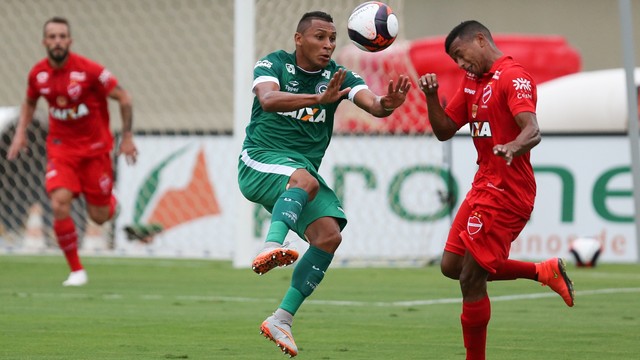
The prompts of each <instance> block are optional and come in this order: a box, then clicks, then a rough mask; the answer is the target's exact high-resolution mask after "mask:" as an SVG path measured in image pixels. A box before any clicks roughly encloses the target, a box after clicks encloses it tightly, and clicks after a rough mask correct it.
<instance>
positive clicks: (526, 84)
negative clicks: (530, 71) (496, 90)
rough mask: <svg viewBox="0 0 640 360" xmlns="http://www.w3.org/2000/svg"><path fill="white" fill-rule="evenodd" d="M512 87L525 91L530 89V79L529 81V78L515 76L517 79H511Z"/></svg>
mask: <svg viewBox="0 0 640 360" xmlns="http://www.w3.org/2000/svg"><path fill="white" fill-rule="evenodd" d="M512 81H513V87H514V88H516V90H517V91H518V90H525V91H531V81H529V79H525V78H517V79H513V80H512Z"/></svg>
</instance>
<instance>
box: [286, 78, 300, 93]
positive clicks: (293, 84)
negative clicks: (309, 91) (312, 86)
mask: <svg viewBox="0 0 640 360" xmlns="http://www.w3.org/2000/svg"><path fill="white" fill-rule="evenodd" d="M299 85H300V83H298V82H297V81H295V80H291V81H289V83H288V84H286V85H285V86H284V88H285V90H287V91H288V92H294V93H297V92H298V91H300V89H298V86H299Z"/></svg>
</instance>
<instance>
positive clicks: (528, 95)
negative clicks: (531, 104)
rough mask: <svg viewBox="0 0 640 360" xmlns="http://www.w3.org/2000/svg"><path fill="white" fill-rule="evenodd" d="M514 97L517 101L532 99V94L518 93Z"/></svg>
mask: <svg viewBox="0 0 640 360" xmlns="http://www.w3.org/2000/svg"><path fill="white" fill-rule="evenodd" d="M516 97H517V98H518V99H530V100H531V99H533V94H531V93H530V92H518V93H517V94H516Z"/></svg>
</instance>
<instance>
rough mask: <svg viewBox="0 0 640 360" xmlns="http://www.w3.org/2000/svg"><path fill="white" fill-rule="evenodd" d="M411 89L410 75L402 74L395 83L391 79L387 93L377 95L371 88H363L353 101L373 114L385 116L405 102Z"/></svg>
mask: <svg viewBox="0 0 640 360" xmlns="http://www.w3.org/2000/svg"><path fill="white" fill-rule="evenodd" d="M409 89H411V83H410V82H409V77H408V76H406V75H400V77H398V81H397V82H396V83H395V84H394V82H393V80H391V81H389V86H388V88H387V94H386V95H384V96H377V95H376V94H374V93H373V92H372V91H371V90H361V91H358V93H357V94H356V96H355V97H354V98H353V102H354V103H355V104H356V105H358V107H360V108H361V109H363V110H365V111H366V112H368V113H370V114H371V115H373V116H376V117H385V116H389V115H391V113H393V111H394V110H395V109H397V108H398V107H400V105H402V104H403V103H404V101H405V100H406V99H407V92H409Z"/></svg>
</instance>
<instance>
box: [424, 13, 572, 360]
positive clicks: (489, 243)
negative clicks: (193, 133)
mask: <svg viewBox="0 0 640 360" xmlns="http://www.w3.org/2000/svg"><path fill="white" fill-rule="evenodd" d="M445 50H446V52H447V54H449V56H451V58H452V59H453V60H454V61H455V62H456V64H458V66H459V67H460V68H461V69H463V70H465V71H466V75H465V78H464V80H463V82H462V84H461V85H460V87H459V89H458V90H457V92H456V94H455V95H454V97H453V98H452V99H451V102H450V103H449V104H447V106H446V109H443V108H442V106H441V105H440V102H439V99H438V80H437V77H436V74H425V75H423V76H422V77H420V80H419V86H420V88H421V89H422V91H423V92H424V94H425V96H426V99H427V106H428V112H429V120H430V122H431V125H432V128H433V132H434V133H435V135H436V136H437V137H438V139H439V140H441V141H445V140H448V139H450V138H451V137H452V136H453V135H454V134H455V133H456V132H457V131H458V129H460V128H461V127H462V126H464V125H466V124H469V127H470V130H471V138H472V139H473V143H474V145H475V147H476V150H477V153H478V158H477V164H478V170H477V172H476V175H475V177H474V180H473V184H472V188H471V190H470V191H469V192H468V194H467V196H466V198H465V199H464V201H463V202H462V204H461V205H460V208H459V209H458V212H457V214H456V217H455V220H454V222H453V224H452V226H451V229H450V232H449V236H448V238H447V243H446V245H445V249H444V254H443V255H442V263H441V269H442V273H443V274H444V275H445V276H447V277H449V278H452V279H455V280H459V282H460V288H461V290H462V315H461V317H460V320H461V323H462V333H463V338H464V346H465V348H466V350H467V359H468V360H478V359H485V348H486V334H487V325H488V323H489V319H490V317H491V304H490V302H489V297H488V295H487V281H491V280H513V279H517V278H525V279H531V280H536V281H539V282H540V283H542V284H543V285H548V286H549V287H550V288H551V289H553V290H554V291H556V292H557V293H558V294H560V295H561V296H562V298H563V299H564V301H565V303H566V304H567V305H568V306H573V296H574V295H573V284H572V282H571V280H570V279H569V278H568V276H567V274H566V271H565V266H564V262H563V260H562V259H558V258H552V259H549V260H547V261H544V262H541V263H532V262H524V261H516V260H510V259H508V257H509V250H510V248H511V242H513V241H514V240H515V239H516V238H517V237H518V234H519V233H520V231H521V230H522V229H523V228H524V226H525V224H526V223H527V221H528V220H529V217H530V215H531V212H532V211H533V204H534V199H535V195H536V183H535V178H534V176H533V169H532V167H531V163H530V160H529V157H530V153H529V152H530V150H531V149H532V148H533V147H534V146H536V145H537V144H538V143H539V142H540V140H541V138H540V131H539V129H538V121H537V118H536V100H537V95H536V84H535V82H534V81H533V79H532V77H531V75H529V73H527V72H526V71H525V69H524V68H523V67H522V66H521V65H520V64H518V63H517V62H515V61H514V60H513V59H512V58H511V57H509V56H504V55H503V54H502V52H501V51H500V50H499V49H498V48H497V47H496V45H495V44H494V42H493V38H492V36H491V33H490V32H489V30H488V29H487V28H486V27H485V26H484V25H482V24H480V23H479V22H477V21H473V20H471V21H465V22H462V23H461V24H459V25H458V26H456V27H455V28H453V30H451V32H450V33H449V35H448V36H447V38H446V40H445Z"/></svg>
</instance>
